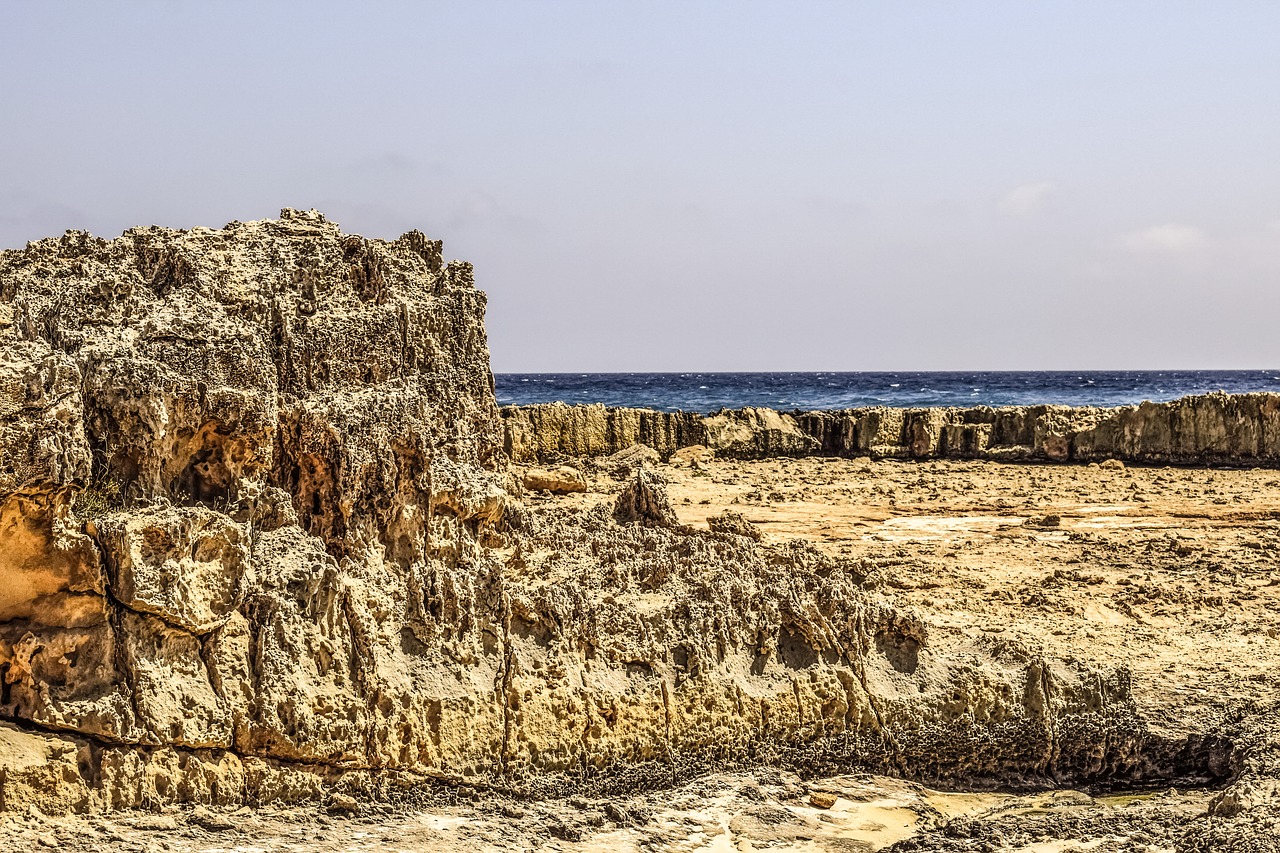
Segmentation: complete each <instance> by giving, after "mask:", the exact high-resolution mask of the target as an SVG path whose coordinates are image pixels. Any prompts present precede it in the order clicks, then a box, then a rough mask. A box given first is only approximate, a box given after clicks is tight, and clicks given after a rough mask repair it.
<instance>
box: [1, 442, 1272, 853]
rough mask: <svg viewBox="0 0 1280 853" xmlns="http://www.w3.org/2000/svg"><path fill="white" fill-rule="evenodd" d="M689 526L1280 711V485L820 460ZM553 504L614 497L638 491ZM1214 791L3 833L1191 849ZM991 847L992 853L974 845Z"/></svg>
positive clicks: (419, 846) (1171, 709) (723, 798)
mask: <svg viewBox="0 0 1280 853" xmlns="http://www.w3.org/2000/svg"><path fill="white" fill-rule="evenodd" d="M660 471H661V473H662V474H663V476H664V477H666V478H667V479H668V481H669V482H670V493H671V497H672V499H673V502H674V504H675V506H676V509H677V511H678V513H679V515H680V518H681V520H682V521H683V522H685V523H687V524H691V525H704V524H705V523H706V519H707V518H708V517H709V516H711V515H715V514H718V513H720V512H722V511H723V510H725V509H733V510H735V511H738V512H740V513H742V514H743V515H745V516H746V517H747V518H748V519H749V520H750V521H751V522H752V523H753V524H754V525H756V526H757V527H758V529H760V530H761V531H763V533H764V535H765V536H766V537H767V538H769V539H783V538H787V537H802V538H805V539H808V540H811V541H813V542H815V543H817V544H818V545H819V546H820V547H822V548H825V549H829V550H830V551H831V552H832V553H835V554H838V555H840V556H842V557H846V558H849V559H852V560H857V561H859V563H860V565H861V566H862V568H863V570H864V571H865V572H866V574H867V577H868V583H869V584H870V585H872V586H873V587H874V589H875V591H876V593H877V594H879V595H882V596H884V597H885V598H886V599H888V600H889V601H891V602H893V603H894V604H897V605H900V606H904V607H911V608H914V609H915V610H916V611H917V612H918V613H919V614H920V615H921V616H922V618H923V619H924V620H925V621H926V622H927V623H928V625H929V629H930V632H931V637H933V638H935V639H933V640H931V642H937V643H940V644H945V642H946V640H947V638H948V635H953V636H954V637H964V636H971V635H972V634H973V633H974V632H983V631H986V632H1004V633H1007V634H1008V635H1010V636H1015V637H1017V638H1018V639H1019V640H1020V641H1023V642H1026V643H1028V644H1032V645H1037V646H1039V647H1043V648H1045V649H1046V651H1047V652H1048V653H1049V654H1052V655H1055V656H1059V657H1064V658H1065V657H1072V658H1076V659H1081V660H1086V661H1096V662H1100V663H1105V664H1107V665H1115V664H1117V663H1123V664H1127V665H1128V666H1129V667H1130V668H1131V669H1132V672H1133V688H1134V692H1135V694H1137V696H1138V697H1139V701H1140V704H1141V705H1142V706H1143V708H1144V710H1145V711H1147V712H1148V714H1149V715H1151V716H1152V717H1154V718H1155V719H1158V720H1163V721H1164V722H1165V723H1166V724H1167V726H1168V727H1169V728H1170V729H1175V730H1176V729H1177V728H1178V727H1179V726H1187V725H1192V724H1194V721H1195V720H1196V719H1198V718H1200V716H1201V715H1205V714H1211V713H1213V712H1214V710H1215V709H1219V708H1221V707H1222V706H1223V705H1224V704H1225V703H1230V702H1233V701H1242V700H1243V701H1247V700H1250V699H1265V698H1268V697H1272V696H1274V695H1277V694H1280V665H1278V664H1280V563H1278V561H1277V554H1278V553H1280V547H1278V546H1280V472H1276V471H1267V470H1204V469H1175V468H1124V467H1110V466H1102V467H1099V466H1088V467H1067V466H1047V465H1046V466H1033V465H1001V464H995V463H981V462H977V463H966V462H933V463H931V462H925V463H909V462H892V461H881V462H871V461H868V460H844V459H800V460H768V461H762V462H728V461H711V462H708V463H706V464H703V465H694V466H688V465H685V466H680V467H674V466H666V465H664V466H660ZM592 477H594V480H593V487H592V489H591V491H588V492H587V493H585V494H574V495H568V496H563V497H549V496H539V495H530V496H529V499H530V501H531V503H533V504H534V505H535V506H538V505H555V504H564V503H571V504H593V503H598V502H601V501H606V500H610V501H611V500H612V495H611V493H612V492H614V491H616V490H617V488H619V487H620V484H619V483H618V482H617V481H615V480H614V479H613V478H612V477H610V476H608V475H607V474H604V473H603V472H598V471H597V472H596V473H594V474H592ZM1210 796H1211V792H1208V791H1187V792H1176V791H1161V792H1148V793H1142V794H1132V795H1111V796H1107V797H1101V798H1095V797H1091V796H1089V795H1087V794H1085V793H1082V792H1077V791H1055V792H1047V793H1041V794H1023V795H1014V794H1000V793H985V794H965V793H943V792H935V791H929V790H927V789H925V788H922V787H920V786H918V785H913V784H910V783H905V782H901V781H896V780H891V779H885V778H880V777H872V776H844V777H838V778H834V779H820V780H808V781H802V780H800V779H797V778H796V777H794V776H791V775H789V774H783V773H777V772H775V771H770V770H764V771H760V772H757V773H752V774H731V775H715V776H709V777H706V778H703V779H700V780H697V781H695V782H693V783H691V784H689V785H685V786H683V787H681V788H678V789H675V790H671V791H657V792H652V793H649V794H646V795H644V796H640V797H636V798H633V799H627V800H614V801H603V800H591V799H583V798H574V799H571V800H560V801H548V802H542V803H532V804H530V803H516V802H509V801H501V800H497V799H489V798H487V797H486V796H484V795H477V799H476V800H474V801H472V802H471V803H470V804H467V805H461V806H459V805H438V806H429V805H422V804H419V805H417V806H413V807H409V806H405V805H401V806H388V805H372V806H365V809H364V811H363V813H361V814H359V815H355V816H332V815H327V814H325V813H324V812H323V810H321V809H319V808H317V807H315V806H308V807H306V808H299V809H293V810H280V809H263V810H257V811H249V810H242V811H240V812H236V813H231V814H225V813H213V812H208V811H205V810H202V809H197V810H194V811H193V810H190V809H174V810H171V811H169V812H166V813H161V814H141V815H140V814H126V815H117V816H109V817H96V818H70V819H49V818H45V817H43V816H41V815H39V814H38V813H30V814H27V815H20V816H11V817H8V818H6V819H4V820H2V821H0V839H4V840H6V842H8V843H9V849H10V850H14V851H26V850H36V851H38V850H42V849H62V850H68V851H84V850H113V851H114V850H120V851H148V853H150V851H180V853H195V852H196V851H199V852H200V853H232V851H234V853H266V851H376V853H418V851H426V850H442V851H452V850H477V849H503V850H598V851H616V853H623V851H633V850H634V851H649V850H664V851H665V850H670V851H726V853H727V851H739V853H745V851H752V850H778V851H835V850H846V851H849V850H852V851H874V850H878V849H881V848H882V847H885V846H887V845H890V844H892V843H894V842H896V841H900V840H903V839H909V838H911V837H912V836H914V835H916V834H918V833H920V832H923V831H925V830H927V829H930V828H932V827H935V826H938V825H939V824H941V823H942V822H944V821H946V820H947V819H948V818H956V817H958V816H959V817H967V818H970V819H971V820H970V821H969V822H968V823H963V822H962V824H963V825H965V826H972V827H979V828H980V829H979V830H975V835H974V837H975V838H979V839H985V840H981V841H979V842H976V843H977V844H978V846H975V847H973V848H972V849H975V850H978V849H989V850H1010V851H1023V852H1024V853H1054V851H1064V853H1065V851H1076V850H1122V849H1123V850H1149V851H1156V850H1167V849H1172V841H1171V838H1172V835H1170V833H1173V832H1175V831H1176V827H1177V826H1179V825H1181V824H1183V823H1185V822H1186V821H1187V820H1188V819H1189V818H1190V817H1191V816H1193V815H1195V814H1198V813H1202V812H1203V811H1204V807H1205V804H1206V803H1207V801H1208V798H1209V797H1210ZM966 849H969V848H966Z"/></svg>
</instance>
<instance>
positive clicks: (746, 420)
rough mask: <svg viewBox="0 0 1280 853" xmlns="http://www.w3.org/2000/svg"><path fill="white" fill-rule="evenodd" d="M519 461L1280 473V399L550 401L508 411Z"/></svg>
mask: <svg viewBox="0 0 1280 853" xmlns="http://www.w3.org/2000/svg"><path fill="white" fill-rule="evenodd" d="M502 417H503V427H504V430H505V447H506V451H507V453H508V454H509V455H510V457H511V458H512V459H513V460H514V461H517V462H533V461H538V460H546V459H553V458H558V457H562V456H572V457H596V456H608V455H610V454H613V453H617V452H619V451H621V450H623V449H625V448H626V447H628V446H629V445H631V444H633V443H641V444H646V445H648V446H649V447H652V448H654V449H655V450H657V452H658V453H659V454H660V455H661V457H662V458H664V459H665V458H667V457H669V456H670V455H671V454H672V453H674V452H675V451H677V450H679V449H680V448H682V447H690V446H696V445H705V446H707V447H709V448H710V449H712V450H713V451H715V452H716V453H717V454H718V455H720V456H722V457H725V458H737V459H754V458H761V457H769V456H815V455H823V456H868V457H871V458H874V459H885V458H896V459H991V460H997V461H1009V462H1096V461H1101V460H1104V459H1119V460H1122V461H1127V462H1145V463H1154V464H1177V465H1268V466H1270V465H1277V464H1280V394H1268V393H1257V394H1223V393H1214V394H1203V395H1198V396H1191V397H1184V398H1182V399H1179V400H1174V401H1172V402H1168V403H1150V402H1147V403H1142V404H1140V405H1136V406H1122V407H1119V408H1112V409H1104V408H1089V407H1080V408H1075V407H1070V406H1008V407H1001V408H991V407H987V406H979V407H975V408H968V409H961V408H933V409H899V408H888V407H878V408H867V409H846V410H835V411H811V412H803V411H796V412H775V411H772V410H770V409H753V408H746V409H739V410H726V411H721V412H717V413H715V414H713V415H709V416H706V417H703V416H700V415H698V414H696V413H693V412H657V411H649V410H643V409H626V408H606V407H604V406H601V405H589V406H567V405H564V404H563V403H549V404H540V405H531V406H508V407H504V408H503V409H502Z"/></svg>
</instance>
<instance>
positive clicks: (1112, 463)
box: [1098, 459, 1124, 471]
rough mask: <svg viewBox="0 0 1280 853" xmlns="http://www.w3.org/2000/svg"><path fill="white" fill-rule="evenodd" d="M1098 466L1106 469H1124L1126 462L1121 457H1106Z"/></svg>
mask: <svg viewBox="0 0 1280 853" xmlns="http://www.w3.org/2000/svg"><path fill="white" fill-rule="evenodd" d="M1098 467H1099V468H1101V469H1102V470H1104V471H1123V470H1124V463H1123V462H1121V461H1120V460H1119V459H1104V460H1103V461H1102V463H1101V464H1099V465H1098Z"/></svg>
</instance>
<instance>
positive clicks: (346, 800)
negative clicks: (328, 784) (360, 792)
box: [325, 794, 360, 815]
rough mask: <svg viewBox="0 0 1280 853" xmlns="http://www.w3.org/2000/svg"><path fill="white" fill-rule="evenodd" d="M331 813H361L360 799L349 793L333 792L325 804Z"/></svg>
mask: <svg viewBox="0 0 1280 853" xmlns="http://www.w3.org/2000/svg"><path fill="white" fill-rule="evenodd" d="M325 808H326V809H328V811H329V814H348V815H356V814H360V801H359V800H357V799H356V798H355V797H352V796H350V795H348V794H333V795H332V796H330V797H329V802H328V803H327V804H326V805H325Z"/></svg>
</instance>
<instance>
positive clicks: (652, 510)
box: [613, 465, 680, 527]
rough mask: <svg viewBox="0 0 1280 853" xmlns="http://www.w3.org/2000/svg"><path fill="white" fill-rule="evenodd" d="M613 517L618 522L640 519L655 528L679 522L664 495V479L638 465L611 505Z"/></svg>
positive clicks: (640, 521) (672, 525)
mask: <svg viewBox="0 0 1280 853" xmlns="http://www.w3.org/2000/svg"><path fill="white" fill-rule="evenodd" d="M613 517H614V518H615V519H616V520H617V521H618V522H619V523H620V524H628V523H630V522H633V521H634V522H639V523H640V524H647V525H651V526H657V527H674V526H675V525H677V524H679V523H680V520H679V519H678V518H676V511H675V510H674V509H672V508H671V499H670V498H669V497H667V486H666V483H665V482H663V479H662V478H661V477H660V476H658V475H657V474H655V473H653V472H652V471H647V470H645V468H644V466H643V465H641V466H640V467H638V468H637V469H636V473H635V476H634V477H632V478H631V481H630V482H629V483H627V485H626V486H624V487H623V489H622V494H620V495H618V500H617V501H616V502H615V503H614V506H613Z"/></svg>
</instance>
